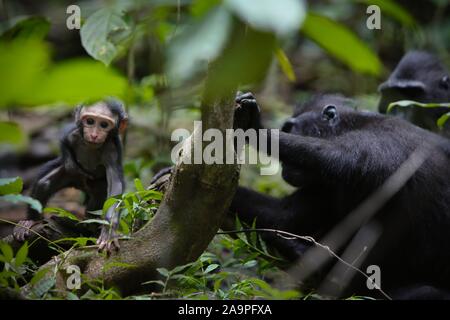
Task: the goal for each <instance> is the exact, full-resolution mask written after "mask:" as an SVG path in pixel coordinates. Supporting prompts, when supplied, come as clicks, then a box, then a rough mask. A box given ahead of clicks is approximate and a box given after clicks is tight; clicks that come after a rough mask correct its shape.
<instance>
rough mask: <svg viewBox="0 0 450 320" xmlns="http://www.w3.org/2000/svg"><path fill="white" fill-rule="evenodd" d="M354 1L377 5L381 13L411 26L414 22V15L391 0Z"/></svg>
mask: <svg viewBox="0 0 450 320" xmlns="http://www.w3.org/2000/svg"><path fill="white" fill-rule="evenodd" d="M353 1H355V2H360V3H364V4H365V5H367V6H369V5H377V6H379V7H380V9H381V14H382V15H384V14H386V15H388V16H391V17H392V18H394V19H396V20H397V21H399V22H400V23H401V24H403V25H405V26H407V27H412V26H414V25H415V24H416V21H415V20H414V17H413V16H412V15H411V14H410V13H409V12H408V11H407V10H406V9H404V8H403V7H402V6H400V5H399V4H397V3H395V2H394V1H392V0H353Z"/></svg>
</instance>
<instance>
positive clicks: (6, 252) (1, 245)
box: [0, 242, 14, 262]
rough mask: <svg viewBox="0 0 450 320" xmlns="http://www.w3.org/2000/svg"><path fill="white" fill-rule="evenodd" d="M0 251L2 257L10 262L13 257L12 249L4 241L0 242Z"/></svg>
mask: <svg viewBox="0 0 450 320" xmlns="http://www.w3.org/2000/svg"><path fill="white" fill-rule="evenodd" d="M0 251H1V252H2V255H3V257H4V258H5V260H6V261H8V262H10V261H12V259H13V258H14V252H13V249H12V248H11V246H10V245H9V244H7V243H6V242H0Z"/></svg>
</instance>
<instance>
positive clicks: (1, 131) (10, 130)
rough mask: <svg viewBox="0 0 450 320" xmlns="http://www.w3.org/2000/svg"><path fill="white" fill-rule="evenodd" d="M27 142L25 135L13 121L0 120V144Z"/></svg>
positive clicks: (17, 144)
mask: <svg viewBox="0 0 450 320" xmlns="http://www.w3.org/2000/svg"><path fill="white" fill-rule="evenodd" d="M26 142H27V136H26V135H25V133H24V132H23V131H22V129H21V128H20V126H19V125H18V124H17V123H15V122H3V121H2V122H0V144H2V143H5V144H12V145H16V146H23V145H25V144H26Z"/></svg>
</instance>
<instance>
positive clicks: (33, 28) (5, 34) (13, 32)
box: [0, 16, 50, 41]
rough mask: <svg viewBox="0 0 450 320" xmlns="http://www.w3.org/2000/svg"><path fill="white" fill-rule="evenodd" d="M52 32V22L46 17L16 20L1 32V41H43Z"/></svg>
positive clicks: (19, 18) (21, 17)
mask: <svg viewBox="0 0 450 320" xmlns="http://www.w3.org/2000/svg"><path fill="white" fill-rule="evenodd" d="M49 30H50V22H49V21H48V20H47V19H46V18H44V17H38V16H34V17H23V16H20V17H18V18H16V19H14V20H13V21H12V22H11V23H10V24H9V26H8V27H7V28H5V29H3V30H1V31H0V40H2V41H11V40H13V39H43V38H44V37H45V36H46V35H47V33H48V31H49Z"/></svg>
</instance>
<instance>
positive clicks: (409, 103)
mask: <svg viewBox="0 0 450 320" xmlns="http://www.w3.org/2000/svg"><path fill="white" fill-rule="evenodd" d="M396 107H400V108H410V107H419V108H431V109H432V108H449V109H450V103H421V102H417V101H412V100H400V101H395V102H392V103H390V104H389V105H388V108H387V111H386V112H387V113H389V112H390V111H392V109H393V108H396Z"/></svg>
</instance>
